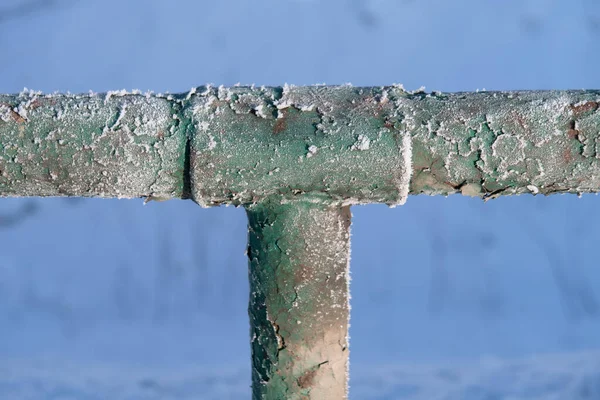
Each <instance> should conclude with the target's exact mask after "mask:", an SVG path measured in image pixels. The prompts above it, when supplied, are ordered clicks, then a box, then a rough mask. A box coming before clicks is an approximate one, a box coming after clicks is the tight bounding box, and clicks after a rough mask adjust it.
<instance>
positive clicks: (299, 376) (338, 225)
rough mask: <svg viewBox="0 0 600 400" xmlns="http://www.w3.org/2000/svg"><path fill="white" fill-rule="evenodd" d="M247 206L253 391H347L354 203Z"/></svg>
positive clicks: (264, 394)
mask: <svg viewBox="0 0 600 400" xmlns="http://www.w3.org/2000/svg"><path fill="white" fill-rule="evenodd" d="M247 213H248V220H249V246H248V258H249V260H250V307H249V314H250V325H251V337H252V383H253V398H254V399H257V400H258V399H293V400H297V399H343V398H346V396H347V379H348V378H347V374H348V354H349V352H348V317H349V314H348V311H349V306H348V297H349V290H348V279H349V278H348V262H349V251H350V243H349V242H350V231H349V229H350V208H349V206H345V207H338V206H331V205H327V204H323V203H315V202H313V201H307V199H298V200H296V201H294V202H290V203H284V204H282V203H281V202H280V198H275V199H267V200H265V201H263V202H261V203H258V204H254V205H251V206H248V207H247Z"/></svg>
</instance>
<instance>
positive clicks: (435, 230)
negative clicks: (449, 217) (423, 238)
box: [427, 221, 450, 314]
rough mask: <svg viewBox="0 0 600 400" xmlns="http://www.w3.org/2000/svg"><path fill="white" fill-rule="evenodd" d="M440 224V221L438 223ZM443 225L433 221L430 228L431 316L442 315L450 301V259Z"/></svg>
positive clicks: (429, 304) (428, 304)
mask: <svg viewBox="0 0 600 400" xmlns="http://www.w3.org/2000/svg"><path fill="white" fill-rule="evenodd" d="M438 222H439V221H438ZM441 226H442V224H440V223H435V221H431V223H430V224H428V227H429V229H428V230H429V237H430V240H429V244H430V250H431V257H430V263H431V281H430V285H429V296H428V297H427V310H428V311H429V313H430V314H440V313H441V312H442V311H443V310H444V304H445V303H446V302H447V301H448V294H449V291H450V285H449V278H448V270H447V269H446V259H447V257H448V244H447V243H446V240H445V237H447V236H446V235H444V234H442V232H440V231H441V230H442V228H441Z"/></svg>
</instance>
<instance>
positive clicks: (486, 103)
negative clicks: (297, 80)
mask: <svg viewBox="0 0 600 400" xmlns="http://www.w3.org/2000/svg"><path fill="white" fill-rule="evenodd" d="M397 105H398V108H399V110H401V112H402V115H403V116H404V118H403V121H402V126H403V128H404V129H406V130H408V131H410V132H411V136H412V139H413V150H414V153H413V163H414V164H413V167H414V172H413V177H412V181H411V193H413V194H418V193H427V194H448V193H455V192H459V193H462V194H464V195H469V196H480V197H484V198H490V197H492V198H493V197H496V196H499V195H510V194H521V193H531V194H538V193H541V194H551V193H558V192H569V193H586V192H597V191H598V190H599V189H600V152H599V150H600V148H599V146H600V113H598V106H599V105H600V93H599V92H597V91H548V92H479V93H457V94H441V93H439V94H432V95H428V94H425V93H423V94H420V95H415V96H411V97H410V98H401V99H400V100H399V101H398V103H397Z"/></svg>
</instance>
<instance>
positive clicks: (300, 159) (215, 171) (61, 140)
mask: <svg viewBox="0 0 600 400" xmlns="http://www.w3.org/2000/svg"><path fill="white" fill-rule="evenodd" d="M599 104H600V95H599V93H598V92H596V91H555V92H479V93H439V92H436V93H433V94H432V93H425V92H422V91H417V92H407V91H405V90H404V89H403V88H402V87H398V86H390V87H352V86H307V87H294V86H285V87H283V88H282V87H261V88H256V87H242V86H236V87H224V86H220V87H218V88H217V87H212V86H206V87H198V88H197V89H196V90H191V91H189V92H187V93H183V94H174V95H171V94H169V95H148V94H146V95H142V94H141V93H140V92H139V91H134V92H132V93H129V92H127V91H116V92H109V93H107V94H105V95H97V94H85V95H60V94H53V95H43V94H41V93H39V92H32V91H24V92H22V93H21V94H18V95H14V96H9V95H2V96H0V138H1V139H2V148H1V149H0V160H1V161H2V164H1V165H2V166H1V169H2V173H1V174H0V195H2V196H36V195H37V196H68V195H71V196H100V197H111V196H117V197H150V196H152V197H154V198H192V199H194V200H195V201H196V202H197V203H199V204H201V205H204V206H211V205H219V204H233V205H243V204H252V203H256V202H259V201H262V200H264V199H266V198H268V197H269V196H279V197H281V198H282V199H283V200H286V201H287V200H293V199H294V198H296V197H297V196H299V195H309V197H311V198H312V201H316V202H329V203H338V204H342V205H351V204H362V203H386V204H388V205H390V206H393V205H397V204H403V203H404V202H405V201H406V197H407V195H408V194H409V193H412V194H419V193H425V194H451V193H463V194H466V195H469V196H477V197H482V198H484V199H489V198H494V197H497V196H500V195H507V194H522V193H533V192H534V191H532V190H531V189H530V187H532V186H535V187H536V188H537V190H538V191H537V192H536V193H540V194H551V193H556V192H561V193H562V192H570V193H586V192H596V191H598V190H600V156H599V154H600V152H599V151H598V149H599V148H600V133H599V132H600V130H599V129H598V127H599V126H600V113H599V112H598V109H599ZM275 172H277V173H275Z"/></svg>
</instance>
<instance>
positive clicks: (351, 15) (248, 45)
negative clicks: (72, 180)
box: [0, 0, 600, 400]
mask: <svg viewBox="0 0 600 400" xmlns="http://www.w3.org/2000/svg"><path fill="white" fill-rule="evenodd" d="M599 41H600V3H598V2H597V1H594V0H570V1H569V0H562V1H560V0H506V1H501V2H500V1H492V0H462V1H453V2H451V1H444V0H422V1H417V0H412V1H411V0H330V1H327V2H325V1H318V0H264V1H247V0H222V1H192V0H179V1H160V0H85V1H84V0H82V1H75V0H2V1H1V2H0V92H4V93H5V92H9V93H10V92H19V91H21V90H22V89H23V88H24V87H27V88H30V89H34V90H43V91H45V92H54V91H61V92H66V91H70V92H87V91H89V90H93V91H95V92H101V91H106V90H112V89H121V88H126V89H140V90H142V91H146V90H153V91H155V92H167V91H169V92H172V93H174V92H180V91H187V90H189V89H190V88H191V87H192V86H197V85H201V84H205V83H214V84H217V85H220V84H223V85H233V84H236V83H238V82H239V83H242V84H252V83H255V84H257V85H280V84H283V83H286V82H287V83H293V84H297V85H306V84H314V83H327V84H342V83H348V82H349V83H352V84H354V85H361V86H362V85H383V84H391V83H403V84H404V85H405V87H406V88H407V89H411V90H412V89H417V88H419V87H420V86H425V87H426V88H427V90H428V91H429V90H441V91H474V90H478V89H479V90H483V89H487V90H509V89H581V88H588V89H591V88H594V89H599V88H600V85H599V82H598V66H599V65H600V51H598V50H599V46H598V43H599ZM599 209H600V198H598V197H596V196H595V195H585V196H583V197H582V198H577V197H576V196H558V195H555V196H552V197H548V198H543V197H540V196H537V197H534V196H529V195H527V196H519V197H512V198H500V199H497V200H493V201H490V202H488V203H485V204H484V203H483V202H481V201H480V200H476V199H471V198H463V197H459V196H451V197H449V198H443V197H426V196H421V197H411V198H410V199H409V201H408V202H407V204H406V205H405V206H403V207H399V208H396V209H388V208H387V207H386V206H382V205H371V206H360V207H354V208H353V214H354V219H353V227H352V229H353V236H352V267H351V269H352V278H353V280H352V286H351V289H352V320H351V331H350V333H351V378H350V389H351V391H350V393H351V395H350V397H351V399H379V400H387V399H412V400H416V399H419V400H425V399H427V400H430V399H433V400H435V399H448V400H450V399H457V400H458V399H460V400H499V399H506V400H508V399H510V400H524V399H540V400H541V399H570V400H578V399H600V269H599V268H598V261H597V257H598V255H599V254H598V252H599V247H598V240H599V238H600V213H599V212H598V210H599ZM245 240H246V220H245V215H244V211H243V210H242V209H235V208H231V207H229V208H217V209H201V208H199V207H198V206H195V205H194V204H193V203H192V202H189V201H187V202H186V201H169V202H163V203H159V202H151V203H149V204H148V205H146V206H143V205H142V201H141V200H129V201H125V200H95V199H88V200H82V199H43V200H42V199H2V200H1V201H0V398H2V399H4V398H6V399H240V398H242V399H243V398H249V397H250V388H249V387H250V354H249V344H248V342H249V330H248V320H247V311H246V309H247V298H248V283H247V266H246V258H245V256H244V250H245Z"/></svg>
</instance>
